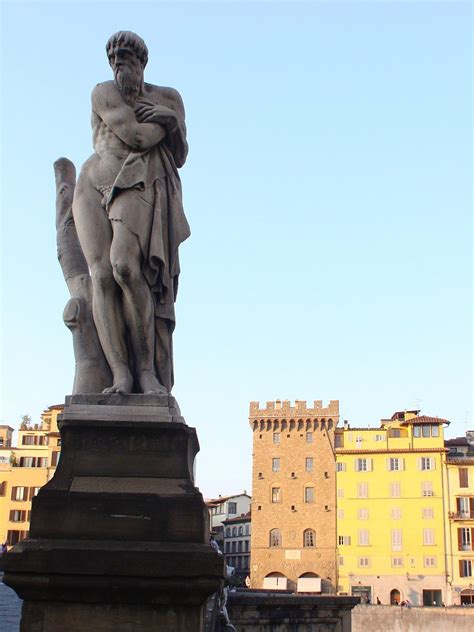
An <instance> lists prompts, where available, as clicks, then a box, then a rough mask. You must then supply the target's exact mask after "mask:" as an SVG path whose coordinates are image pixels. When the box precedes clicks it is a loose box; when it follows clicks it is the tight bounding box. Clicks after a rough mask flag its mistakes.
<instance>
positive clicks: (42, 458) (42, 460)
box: [36, 457, 48, 467]
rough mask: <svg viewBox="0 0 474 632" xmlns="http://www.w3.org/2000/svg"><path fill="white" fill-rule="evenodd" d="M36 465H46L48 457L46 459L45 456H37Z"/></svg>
mask: <svg viewBox="0 0 474 632" xmlns="http://www.w3.org/2000/svg"><path fill="white" fill-rule="evenodd" d="M36 467H48V459H47V457H41V458H39V459H38V463H37V466H36Z"/></svg>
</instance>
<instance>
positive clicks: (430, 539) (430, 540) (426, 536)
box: [423, 529, 435, 546]
mask: <svg viewBox="0 0 474 632" xmlns="http://www.w3.org/2000/svg"><path fill="white" fill-rule="evenodd" d="M434 543H435V539H434V529H423V545H424V546H433V545H434Z"/></svg>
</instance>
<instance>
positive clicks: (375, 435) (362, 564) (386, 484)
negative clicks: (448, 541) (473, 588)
mask: <svg viewBox="0 0 474 632" xmlns="http://www.w3.org/2000/svg"><path fill="white" fill-rule="evenodd" d="M418 413H419V411H404V412H398V413H395V414H394V415H393V416H392V418H391V419H385V420H384V419H383V420H382V421H381V424H380V427H379V428H350V427H349V426H347V425H345V427H344V428H341V429H338V430H337V431H336V446H337V447H336V470H337V507H338V509H337V546H338V590H339V593H340V594H349V595H359V596H361V597H362V599H363V600H365V601H370V602H372V603H375V602H376V601H377V599H379V600H380V602H381V603H382V604H390V603H392V604H393V603H399V602H401V601H403V600H406V599H409V600H410V601H411V603H412V604H413V605H438V606H439V605H441V604H442V603H447V598H448V595H447V590H446V569H445V550H446V549H445V538H446V534H445V504H444V503H445V482H444V462H445V453H446V450H445V447H444V438H443V426H444V425H446V424H447V423H449V422H447V421H446V420H443V419H438V418H437V417H426V416H419V415H418Z"/></svg>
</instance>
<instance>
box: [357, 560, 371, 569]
mask: <svg viewBox="0 0 474 632" xmlns="http://www.w3.org/2000/svg"><path fill="white" fill-rule="evenodd" d="M368 566H370V558H368V557H359V568H367V567H368Z"/></svg>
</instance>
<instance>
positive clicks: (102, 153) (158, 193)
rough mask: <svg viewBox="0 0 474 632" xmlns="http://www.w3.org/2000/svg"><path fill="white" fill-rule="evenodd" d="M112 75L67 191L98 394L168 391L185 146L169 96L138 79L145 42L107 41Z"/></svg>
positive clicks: (179, 114)
mask: <svg viewBox="0 0 474 632" xmlns="http://www.w3.org/2000/svg"><path fill="white" fill-rule="evenodd" d="M106 51H107V56H108V59H109V63H110V66H111V67H112V70H113V73H114V80H113V81H106V82H104V83H99V84H98V85H97V86H96V87H95V88H94V90H93V92H92V138H93V147H94V153H93V154H92V156H91V157H90V158H89V159H88V160H87V161H86V162H85V163H84V165H83V167H82V170H81V173H80V176H79V178H78V181H77V185H76V188H75V191H74V199H73V216H74V222H75V225H76V229H77V234H78V237H79V242H80V244H81V247H82V250H83V253H84V256H85V258H86V261H87V264H88V266H89V269H90V275H91V279H92V311H93V318H94V323H95V327H96V329H97V333H98V336H99V340H100V344H101V347H102V350H103V352H104V355H105V358H106V360H107V362H108V364H109V366H110V370H111V373H112V376H113V382H112V384H111V386H109V387H107V388H106V389H105V391H104V392H107V393H133V392H137V393H167V392H169V391H171V388H172V386H173V349H172V333H173V329H174V324H175V312H174V302H175V300H176V293H177V289H178V277H179V271H180V269H179V258H178V248H179V245H180V244H181V243H182V242H183V241H184V240H185V239H186V238H187V237H188V236H189V234H190V230H189V226H188V222H187V220H186V217H185V215H184V211H183V205H182V196H181V184H180V179H179V175H178V171H177V170H178V168H179V167H182V166H183V164H184V162H185V160H186V155H187V151H188V146H187V143H186V126H185V122H184V107H183V103H182V100H181V97H180V95H179V94H178V92H177V91H176V90H174V89H172V88H164V87H159V86H154V85H151V84H149V83H145V82H144V79H143V73H144V69H145V66H146V64H147V60H148V50H147V47H146V45H145V42H144V41H143V40H142V39H141V38H140V37H139V36H138V35H136V34H134V33H131V32H128V31H120V32H119V33H115V35H112V37H111V38H110V39H109V41H108V42H107V46H106Z"/></svg>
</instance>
